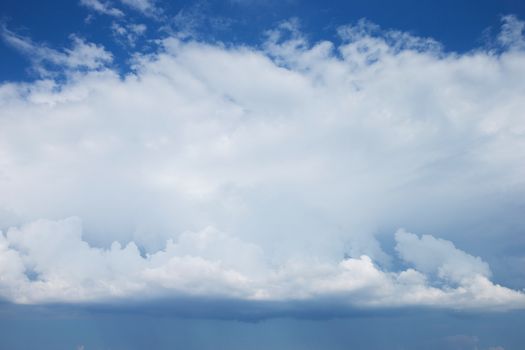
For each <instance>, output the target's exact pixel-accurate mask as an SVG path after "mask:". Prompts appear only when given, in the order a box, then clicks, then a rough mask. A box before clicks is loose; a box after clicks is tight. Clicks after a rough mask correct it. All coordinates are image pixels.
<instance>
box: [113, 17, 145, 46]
mask: <svg viewBox="0 0 525 350" xmlns="http://www.w3.org/2000/svg"><path fill="white" fill-rule="evenodd" d="M111 30H112V31H113V36H114V37H115V38H116V39H117V40H118V41H120V42H121V43H123V44H125V45H130V46H132V47H133V46H135V44H136V42H137V40H138V39H139V38H140V37H143V36H144V34H145V33H146V30H147V27H146V25H145V24H142V23H139V24H135V23H128V24H121V23H117V22H113V23H112V24H111Z"/></svg>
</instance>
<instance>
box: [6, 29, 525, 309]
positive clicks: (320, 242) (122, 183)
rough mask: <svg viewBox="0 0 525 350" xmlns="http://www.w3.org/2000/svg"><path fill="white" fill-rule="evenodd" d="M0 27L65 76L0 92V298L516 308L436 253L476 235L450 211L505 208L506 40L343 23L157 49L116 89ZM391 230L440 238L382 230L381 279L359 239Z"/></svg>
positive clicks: (520, 301)
mask: <svg viewBox="0 0 525 350" xmlns="http://www.w3.org/2000/svg"><path fill="white" fill-rule="evenodd" d="M6 33H7V34H4V37H5V38H7V39H6V40H12V44H13V45H14V46H17V47H19V48H20V49H21V50H26V51H29V50H36V52H37V55H36V57H41V58H38V59H37V60H36V61H35V62H36V63H35V64H36V65H37V66H38V63H40V64H42V62H44V63H45V62H51V63H53V64H55V65H62V66H64V67H65V68H66V74H67V77H68V79H67V80H66V82H65V83H58V82H56V81H53V80H51V79H48V80H40V81H36V82H33V83H19V84H18V83H9V84H3V85H1V86H0V108H1V109H0V110H1V112H0V113H1V114H0V169H1V170H0V193H2V196H1V197H0V218H1V219H2V222H1V223H0V225H1V226H2V227H3V228H4V231H5V232H6V235H5V236H4V237H2V238H1V239H0V261H2V262H3V263H2V264H1V265H0V269H1V270H0V271H1V274H0V276H2V277H1V283H0V291H1V293H2V295H3V296H4V297H6V298H8V299H9V300H14V301H17V302H31V303H34V302H43V301H94V300H107V299H111V298H123V299H127V298H148V297H155V296H177V295H201V296H202V295H213V296H227V297H234V298H240V299H243V300H288V299H301V300H312V299H316V298H324V297H326V296H331V297H333V298H334V300H340V302H341V304H342V305H354V306H370V307H373V306H377V307H385V306H404V305H424V306H435V307H438V306H441V307H451V308H486V309H509V308H522V307H523V306H524V295H523V293H522V292H519V291H515V290H511V289H509V288H505V287H503V286H500V285H498V284H496V283H493V282H492V281H491V279H490V278H491V272H490V269H489V266H488V264H487V263H486V262H484V261H483V260H481V258H478V257H475V256H472V255H469V254H467V253H466V252H464V251H463V250H460V249H458V248H456V247H455V246H454V245H453V244H452V243H451V242H450V241H448V240H450V239H453V240H454V241H456V240H458V241H459V242H463V243H464V242H471V243H472V242H473V241H478V240H479V241H482V240H483V239H484V237H482V236H480V237H478V236H476V237H475V239H474V238H472V237H469V236H468V235H467V233H465V232H468V231H465V230H466V224H465V221H464V220H465V218H469V219H470V220H473V219H472V218H475V221H476V222H478V223H479V224H480V226H482V225H481V224H483V225H485V224H489V223H490V222H491V221H492V220H496V221H498V222H504V221H505V220H506V219H508V218H509V217H510V218H520V217H521V216H520V215H522V213H521V211H520V210H519V208H520V205H522V204H523V199H522V198H524V197H523V192H524V190H525V183H524V181H523V179H524V178H525V167H524V164H525V162H524V158H525V138H524V137H523V135H524V134H525V123H524V120H523V118H522V117H521V115H522V111H523V110H525V102H524V100H523V95H524V94H525V83H524V82H525V65H524V64H523V62H524V61H525V54H524V52H523V51H522V50H521V49H519V48H516V45H509V46H508V47H511V46H512V47H513V48H512V49H508V50H504V51H503V52H501V54H494V53H492V52H487V51H483V50H477V51H475V52H471V53H467V54H446V53H444V52H442V51H441V50H440V48H439V45H438V44H436V43H435V42H433V41H432V40H429V39H421V38H415V37H413V36H410V35H408V34H406V33H400V32H393V31H390V32H386V33H385V32H382V31H381V30H379V29H378V28H376V27H374V26H373V25H371V24H369V23H366V22H360V23H359V24H358V25H357V26H355V27H344V28H341V30H340V33H341V36H342V38H343V42H342V44H341V45H339V46H337V45H335V44H334V43H331V42H328V41H323V42H319V43H316V44H314V45H312V44H310V43H309V42H308V40H306V38H305V37H304V36H303V35H302V34H301V32H300V30H299V29H298V25H297V22H294V21H291V22H286V23H283V24H282V25H281V26H280V27H279V28H278V29H276V30H274V31H269V32H268V33H267V34H268V40H267V42H266V43H265V44H264V45H262V46H261V47H262V48H253V47H248V46H226V45H222V44H207V43H202V42H196V41H182V40H178V39H177V38H166V39H165V40H162V42H161V44H162V48H161V49H160V50H159V51H158V52H156V53H153V54H150V55H142V54H138V53H137V54H136V55H135V56H134V57H135V61H134V72H133V73H130V74H127V75H126V76H124V77H120V76H118V74H117V73H116V72H114V71H112V70H111V69H109V68H107V67H106V65H107V64H108V63H109V62H110V61H111V55H110V54H109V53H108V52H106V51H105V50H104V49H103V48H102V47H99V46H95V45H93V44H88V43H85V42H82V41H81V42H79V43H78V45H77V44H74V46H73V49H69V50H64V51H58V50H53V49H49V48H46V47H43V46H39V45H36V44H34V43H32V42H31V41H30V40H28V39H26V38H21V37H19V36H16V35H14V34H12V33H11V32H6ZM514 40H515V41H519V40H521V39H520V38H515V39H514ZM75 45H77V46H78V48H77V46H75ZM39 50H40V51H39ZM79 67H80V68H83V72H78V69H77V68H79ZM516 204H517V205H516ZM72 216H73V217H74V216H77V217H80V218H81V219H82V221H83V222H84V233H82V231H81V227H80V223H79V221H78V220H77V219H67V220H65V221H60V220H58V221H57V219H62V218H67V217H72ZM42 218H44V219H47V220H40V221H39V219H42ZM471 222H472V221H471ZM516 222H518V223H519V222H521V220H517V221H516ZM444 223H447V225H448V226H446V227H447V230H445V229H443V227H445V226H444ZM10 226H11V227H15V228H11V229H8V227H10ZM400 226H402V227H408V228H410V229H412V227H418V228H419V227H425V232H433V233H434V234H436V235H439V236H442V237H446V238H447V239H448V240H444V239H437V238H434V237H432V236H423V237H421V238H420V237H417V236H415V235H412V234H410V233H406V232H403V231H399V232H398V234H397V235H396V242H397V248H396V249H397V251H398V253H399V257H400V258H401V259H402V260H403V261H404V262H405V263H407V264H409V265H410V267H409V268H407V269H400V268H396V262H397V261H398V260H397V257H396V256H391V254H388V252H387V251H384V250H383V249H382V247H381V245H380V243H379V240H378V239H377V237H378V235H379V233H380V232H381V231H382V230H386V229H385V228H393V231H395V228H397V227H400ZM16 227H18V228H16ZM519 228H520V227H516V226H513V227H512V228H511V229H516V230H517V229H519ZM6 229H7V231H6ZM437 229H439V231H437ZM393 231H388V234H387V233H385V234H383V235H384V236H387V235H388V237H390V235H391V234H392V232H393ZM416 231H417V232H418V231H419V229H418V230H416ZM484 234H485V235H488V233H484ZM512 234H513V232H510V231H509V232H507V231H505V230H499V231H498V232H497V235H498V238H499V240H502V241H504V240H505V237H510V236H511V235H512ZM485 239H487V238H486V236H485ZM170 240H171V241H170ZM114 241H118V242H120V243H113V242H114ZM463 243H462V244H459V243H458V246H461V247H462V248H463V249H465V250H469V249H468V244H463ZM104 247H105V248H104ZM139 247H140V249H139ZM141 250H145V251H146V253H147V254H148V255H147V257H146V258H144V257H143V255H144V254H142V255H141V253H140V251H141ZM476 255H481V254H476ZM345 256H346V257H347V258H346V259H343V258H344V257H345ZM28 275H29V277H28ZM31 276H33V277H31Z"/></svg>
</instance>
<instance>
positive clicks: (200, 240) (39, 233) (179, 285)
mask: <svg viewBox="0 0 525 350" xmlns="http://www.w3.org/2000/svg"><path fill="white" fill-rule="evenodd" d="M396 239H397V240H398V244H399V245H406V240H407V239H416V240H417V239H418V237H417V236H414V237H413V236H412V234H409V233H398V234H397V235H396ZM423 239H424V240H431V242H439V244H442V245H443V246H444V247H445V248H443V247H441V250H443V251H444V252H445V253H449V254H451V255H454V254H457V249H455V248H453V247H452V245H451V243H450V242H447V241H442V240H436V239H435V238H433V237H431V236H425V237H424V238H423ZM404 249H405V250H412V249H413V250H414V251H417V253H418V254H425V253H428V254H429V255H434V254H435V251H436V248H435V247H433V246H432V245H429V244H427V245H421V246H411V247H405V248H404ZM438 250H439V249H438ZM461 254H462V257H463V258H464V259H466V260H468V259H473V257H472V256H470V255H468V254H466V253H464V252H461ZM0 261H2V262H3V264H2V270H1V272H2V274H1V276H2V278H1V279H0V292H1V296H2V297H4V298H7V299H8V300H11V301H14V302H18V303H41V302H87V301H89V302H92V301H99V302H104V301H111V300H115V299H117V300H119V299H120V300H122V299H123V300H137V299H138V300H140V299H144V298H147V299H149V298H154V297H177V296H206V297H228V298H238V299H241V300H252V301H264V300H311V299H314V300H315V299H316V298H326V297H330V298H333V299H334V300H339V302H340V303H341V304H342V306H346V307H351V306H353V307H399V306H407V305H408V306H440V307H450V308H458V309H464V308H483V309H509V308H523V307H525V294H524V293H520V292H517V291H513V290H510V289H507V288H504V287H501V286H498V285H495V284H493V283H492V282H490V281H489V280H488V278H487V277H486V276H483V275H481V274H478V273H477V271H470V272H469V274H468V275H466V274H465V275H463V276H462V279H461V280H459V281H454V282H458V284H457V285H456V284H454V285H452V284H450V283H447V282H448V281H447V280H446V279H445V280H444V281H445V284H444V285H442V286H441V287H440V288H438V287H433V286H431V285H430V284H429V282H428V279H427V276H426V275H424V274H423V273H422V272H420V271H417V270H414V269H411V268H409V269H407V270H404V271H400V272H389V271H384V270H382V269H380V268H379V267H378V266H377V265H376V264H374V262H373V261H372V260H371V259H370V257H368V256H366V255H362V256H360V257H358V258H346V259H343V260H341V261H339V262H328V261H319V260H318V259H316V258H305V257H303V258H300V259H298V258H290V259H287V260H286V261H282V262H281V263H279V264H275V263H272V262H271V259H269V256H267V254H266V252H264V251H263V250H262V249H261V248H260V247H258V246H256V245H254V244H252V243H247V242H243V241H241V240H240V239H238V238H236V237H232V236H229V235H227V234H225V233H222V232H220V231H217V230H216V229H214V228H212V227H208V228H206V229H204V230H202V231H199V232H185V233H184V234H182V235H181V236H179V238H178V240H177V241H173V240H168V241H167V243H166V245H165V247H164V248H163V249H162V250H159V251H157V252H154V253H151V254H147V255H146V256H142V255H141V254H140V252H139V250H138V248H137V246H136V245H135V244H134V243H133V242H130V243H128V244H127V245H125V246H122V245H121V244H119V243H118V242H114V243H113V244H111V247H110V248H108V249H102V248H96V247H92V246H90V245H89V244H88V243H87V242H85V241H84V240H83V239H82V228H81V224H80V220H79V219H77V218H69V219H66V220H62V221H49V220H39V221H36V222H33V223H30V224H27V225H24V226H22V227H20V228H11V229H9V230H8V231H7V233H6V234H5V235H1V236H0ZM481 263H482V262H481ZM416 265H417V263H416ZM459 267H460V268H461V265H460V264H459ZM28 272H31V273H30V274H28ZM440 277H443V276H440Z"/></svg>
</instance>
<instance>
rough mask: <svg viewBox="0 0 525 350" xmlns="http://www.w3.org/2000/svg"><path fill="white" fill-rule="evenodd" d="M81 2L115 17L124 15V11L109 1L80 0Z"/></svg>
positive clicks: (94, 9)
mask: <svg viewBox="0 0 525 350" xmlns="http://www.w3.org/2000/svg"><path fill="white" fill-rule="evenodd" d="M80 4H81V5H82V6H85V7H87V8H89V9H91V10H93V11H96V12H98V13H101V14H104V15H109V16H114V17H122V16H124V12H122V11H121V10H119V9H117V8H115V7H112V6H111V4H110V3H108V2H102V1H100V0H80Z"/></svg>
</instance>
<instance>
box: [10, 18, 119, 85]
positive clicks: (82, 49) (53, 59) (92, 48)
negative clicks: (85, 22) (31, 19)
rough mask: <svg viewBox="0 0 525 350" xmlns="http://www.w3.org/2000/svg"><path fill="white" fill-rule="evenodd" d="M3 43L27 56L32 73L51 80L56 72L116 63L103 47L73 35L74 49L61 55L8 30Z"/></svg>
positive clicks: (98, 67) (99, 67)
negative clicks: (48, 77) (51, 76)
mask: <svg viewBox="0 0 525 350" xmlns="http://www.w3.org/2000/svg"><path fill="white" fill-rule="evenodd" d="M1 36H2V38H3V39H4V41H5V42H6V43H7V44H9V45H10V46H12V47H13V48H15V49H16V50H18V51H20V52H21V53H22V54H24V55H25V56H27V58H28V59H30V60H31V62H32V64H33V67H32V68H33V69H34V70H35V71H36V72H37V73H38V74H39V75H42V76H50V75H52V74H53V73H54V72H56V70H57V69H59V70H66V71H77V70H81V69H84V70H99V69H102V68H104V67H106V65H108V64H109V63H111V62H112V60H113V55H112V54H111V53H110V52H108V51H106V50H105V49H104V47H103V46H100V45H96V44H94V43H89V42H86V41H85V40H84V39H82V38H80V37H78V36H75V35H71V37H70V38H71V42H72V46H71V48H66V49H64V50H62V51H59V50H55V49H52V48H50V47H48V46H46V45H43V44H38V43H35V42H33V41H32V40H31V39H30V38H27V37H24V36H21V35H18V34H16V33H14V32H12V31H10V30H8V29H7V28H5V27H4V28H1Z"/></svg>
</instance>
